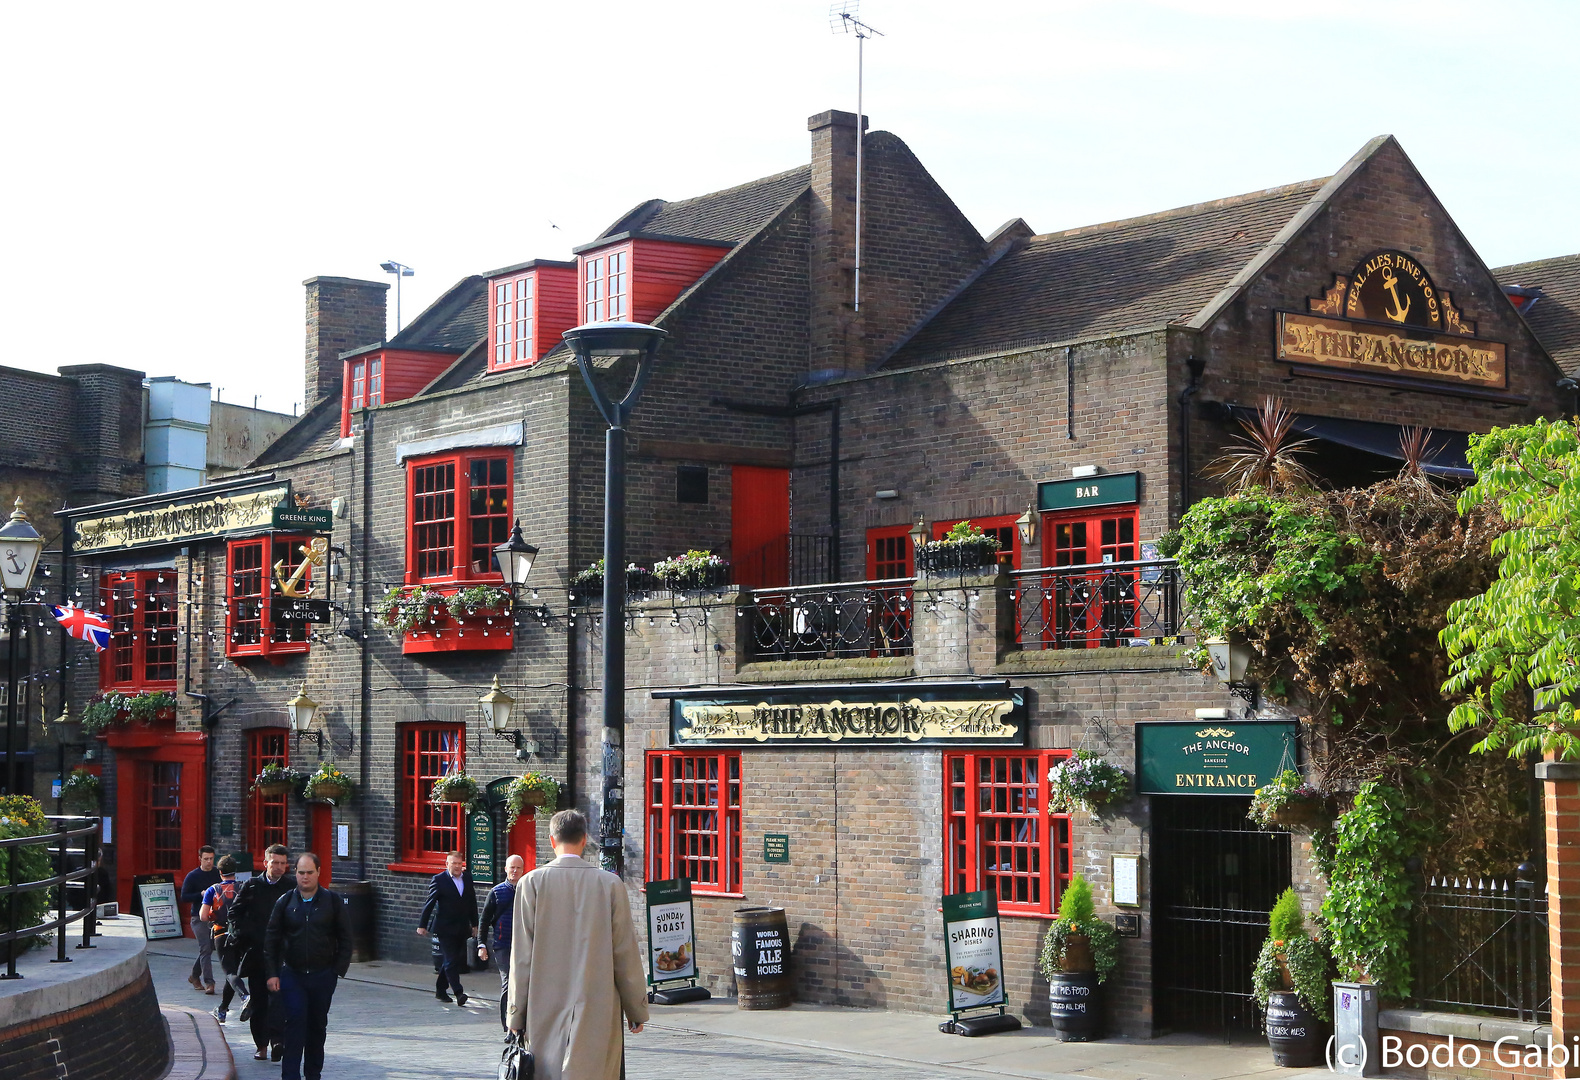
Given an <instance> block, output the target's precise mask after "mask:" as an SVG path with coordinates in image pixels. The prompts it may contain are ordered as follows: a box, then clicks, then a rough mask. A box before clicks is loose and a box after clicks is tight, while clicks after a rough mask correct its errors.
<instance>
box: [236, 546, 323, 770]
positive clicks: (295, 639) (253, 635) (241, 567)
mask: <svg viewBox="0 0 1580 1080" xmlns="http://www.w3.org/2000/svg"><path fill="white" fill-rule="evenodd" d="M308 540H309V537H306V536H295V535H290V536H283V535H269V536H255V537H253V538H251V539H248V540H232V541H231V542H230V543H229V544H228V545H227V547H226V552H225V655H226V656H284V655H290V654H293V653H304V652H307V651H308V648H309V647H310V645H309V629H308V627H307V626H306V624H303V623H296V624H285V625H276V624H275V622H274V619H273V616H272V614H271V612H270V610H269V608H270V604H269V601H270V600H271V599H273V597H274V596H275V594H276V593H278V592H279V584H278V583H277V582H276V581H275V577H274V566H275V564H276V563H281V564H283V565H282V567H281V568H282V570H283V571H284V572H285V575H286V577H287V578H289V577H290V576H291V575H292V574H294V573H295V572H296V568H297V567H298V566H300V565H301V564H302V558H303V555H302V550H301V549H302V547H303V546H305V545H306V544H307V543H308ZM312 573H313V572H312V569H311V568H309V569H308V571H307V572H306V573H305V574H303V575H302V587H303V588H304V589H305V588H306V587H307V586H308V585H310V584H311V583H312ZM253 775H254V776H256V775H257V774H256V773H254V774H253Z"/></svg>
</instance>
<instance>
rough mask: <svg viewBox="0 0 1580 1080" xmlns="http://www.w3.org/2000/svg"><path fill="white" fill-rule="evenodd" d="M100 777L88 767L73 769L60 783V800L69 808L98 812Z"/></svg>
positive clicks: (85, 811)
mask: <svg viewBox="0 0 1580 1080" xmlns="http://www.w3.org/2000/svg"><path fill="white" fill-rule="evenodd" d="M99 790H100V783H99V778H98V777H97V776H95V775H93V774H92V773H91V772H89V771H88V770H87V769H73V770H72V772H71V775H70V776H68V777H66V779H65V780H63V781H62V782H61V785H60V801H61V804H62V805H63V806H64V807H65V809H67V810H72V811H80V812H82V813H88V814H96V813H98V811H99Z"/></svg>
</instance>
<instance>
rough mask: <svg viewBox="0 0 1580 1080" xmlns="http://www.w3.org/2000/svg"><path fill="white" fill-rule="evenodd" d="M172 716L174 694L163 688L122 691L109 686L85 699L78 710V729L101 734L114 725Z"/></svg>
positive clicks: (145, 722) (170, 719)
mask: <svg viewBox="0 0 1580 1080" xmlns="http://www.w3.org/2000/svg"><path fill="white" fill-rule="evenodd" d="M175 718H176V697H175V695H174V694H171V693H168V692H166V691H164V690H155V691H152V692H150V693H145V694H122V693H119V692H117V691H115V690H109V691H106V692H104V693H102V694H95V695H93V697H91V698H89V699H88V704H87V706H86V707H84V709H83V710H82V730H83V732H84V733H85V734H88V735H96V736H98V737H99V738H101V739H102V738H105V737H106V736H107V735H108V733H109V729H110V728H111V727H113V726H117V725H125V724H129V723H133V722H135V723H139V724H143V725H145V726H150V725H153V724H155V723H170V722H173V721H174V720H175Z"/></svg>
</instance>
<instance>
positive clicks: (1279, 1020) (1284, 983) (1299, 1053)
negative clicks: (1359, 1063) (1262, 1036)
mask: <svg viewBox="0 0 1580 1080" xmlns="http://www.w3.org/2000/svg"><path fill="white" fill-rule="evenodd" d="M1267 929H1268V932H1267V940H1266V941H1264V942H1263V943H1262V951H1261V952H1260V953H1258V954H1257V957H1256V966H1255V967H1254V968H1252V970H1251V988H1252V991H1253V992H1254V994H1255V995H1256V1003H1257V1004H1258V1005H1260V1006H1261V1007H1262V1011H1263V1013H1265V1014H1266V1018H1267V1023H1266V1027H1267V1042H1268V1045H1269V1046H1271V1047H1272V1050H1273V1064H1275V1065H1281V1066H1284V1067H1286V1068H1308V1067H1310V1066H1314V1065H1316V1064H1317V1059H1318V1057H1319V1056H1320V1053H1321V1050H1322V1042H1323V1039H1322V1034H1323V1033H1322V1029H1321V1024H1322V1023H1323V1022H1325V1021H1327V1020H1328V1018H1329V1016H1330V1013H1329V1011H1328V966H1329V964H1328V954H1327V950H1326V949H1325V948H1324V947H1323V945H1322V943H1321V942H1320V941H1317V940H1313V939H1312V937H1311V935H1310V934H1309V933H1307V931H1306V917H1305V913H1304V912H1302V911H1301V910H1300V897H1299V896H1298V895H1296V893H1295V890H1294V889H1285V890H1284V895H1282V896H1280V897H1279V898H1278V903H1276V904H1275V905H1273V910H1272V913H1271V914H1269V915H1268V919H1267Z"/></svg>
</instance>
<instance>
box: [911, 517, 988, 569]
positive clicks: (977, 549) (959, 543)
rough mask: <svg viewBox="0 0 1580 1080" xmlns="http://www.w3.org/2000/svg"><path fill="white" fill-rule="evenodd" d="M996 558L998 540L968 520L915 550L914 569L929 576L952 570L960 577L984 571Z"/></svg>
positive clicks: (958, 523)
mask: <svg viewBox="0 0 1580 1080" xmlns="http://www.w3.org/2000/svg"><path fill="white" fill-rule="evenodd" d="M997 555H998V537H996V536H989V535H988V534H987V533H985V532H983V531H982V529H981V528H980V527H979V526H976V525H973V524H971V522H969V521H957V522H955V523H954V524H953V525H951V526H950V527H949V531H948V532H946V533H945V534H944V536H943V539H941V540H930V541H928V542H927V543H925V544H922V545H921V546H920V547H919V548H917V550H916V568H917V569H918V570H927V571H930V572H932V573H935V574H936V573H941V572H943V571H945V570H953V571H956V572H958V573H961V574H969V573H973V572H979V571H984V570H986V568H988V567H990V566H992V565H993V563H994V560H995V558H996V557H997Z"/></svg>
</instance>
